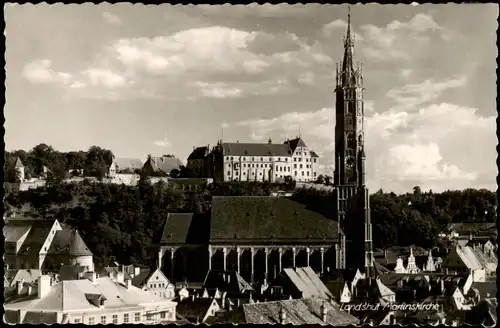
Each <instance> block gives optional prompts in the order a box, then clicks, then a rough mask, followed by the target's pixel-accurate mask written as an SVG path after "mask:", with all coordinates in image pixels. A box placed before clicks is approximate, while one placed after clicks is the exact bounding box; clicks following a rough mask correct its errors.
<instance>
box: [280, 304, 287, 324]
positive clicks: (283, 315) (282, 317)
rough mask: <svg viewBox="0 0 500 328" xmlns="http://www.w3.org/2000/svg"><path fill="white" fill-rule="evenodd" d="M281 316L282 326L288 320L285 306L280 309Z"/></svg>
mask: <svg viewBox="0 0 500 328" xmlns="http://www.w3.org/2000/svg"><path fill="white" fill-rule="evenodd" d="M279 316H280V324H282V325H284V324H285V320H286V312H285V309H284V308H283V306H282V307H281V308H280V313H279Z"/></svg>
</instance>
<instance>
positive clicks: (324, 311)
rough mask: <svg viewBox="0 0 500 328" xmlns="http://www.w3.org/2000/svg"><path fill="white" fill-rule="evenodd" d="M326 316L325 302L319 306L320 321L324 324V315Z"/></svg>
mask: <svg viewBox="0 0 500 328" xmlns="http://www.w3.org/2000/svg"><path fill="white" fill-rule="evenodd" d="M327 314H328V309H327V308H326V305H325V302H324V301H323V304H322V305H321V320H323V322H325V323H326V315H327Z"/></svg>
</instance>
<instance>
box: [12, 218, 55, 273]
mask: <svg viewBox="0 0 500 328" xmlns="http://www.w3.org/2000/svg"><path fill="white" fill-rule="evenodd" d="M60 230H62V227H61V225H60V224H59V222H58V221H57V220H55V219H51V220H36V219H29V218H24V217H17V218H16V219H11V220H8V221H7V222H6V223H5V226H4V228H3V233H4V236H5V242H4V247H5V257H4V261H5V264H6V265H8V266H9V267H10V268H17V269H42V266H43V265H44V262H45V260H46V257H47V255H48V254H47V253H48V251H49V248H50V246H51V244H52V241H53V240H54V238H55V236H56V232H57V231H60Z"/></svg>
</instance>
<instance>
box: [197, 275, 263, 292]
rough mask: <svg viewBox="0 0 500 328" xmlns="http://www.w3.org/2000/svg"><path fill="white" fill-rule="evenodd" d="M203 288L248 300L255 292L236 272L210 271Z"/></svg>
mask: <svg viewBox="0 0 500 328" xmlns="http://www.w3.org/2000/svg"><path fill="white" fill-rule="evenodd" d="M203 288H204V289H205V290H206V291H208V292H210V293H215V291H219V292H220V293H224V292H225V293H227V296H228V297H231V298H235V299H238V298H248V297H249V295H250V294H251V293H253V292H255V290H254V289H253V288H252V286H250V284H249V283H248V282H246V281H245V279H243V278H242V277H241V275H240V274H239V273H238V272H236V271H234V270H228V271H220V270H210V271H209V272H208V273H207V276H206V277H205V281H204V283H203Z"/></svg>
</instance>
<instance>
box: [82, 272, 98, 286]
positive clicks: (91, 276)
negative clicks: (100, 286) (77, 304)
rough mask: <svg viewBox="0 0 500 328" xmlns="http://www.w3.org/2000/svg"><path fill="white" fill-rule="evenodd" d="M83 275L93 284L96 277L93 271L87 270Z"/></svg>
mask: <svg viewBox="0 0 500 328" xmlns="http://www.w3.org/2000/svg"><path fill="white" fill-rule="evenodd" d="M84 276H85V279H88V280H90V282H91V283H93V284H95V281H96V279H97V278H96V273H95V272H92V271H87V272H85V274H84Z"/></svg>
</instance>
